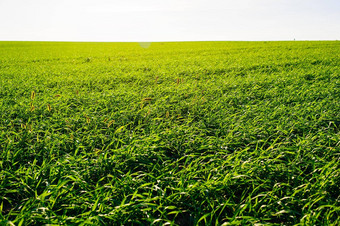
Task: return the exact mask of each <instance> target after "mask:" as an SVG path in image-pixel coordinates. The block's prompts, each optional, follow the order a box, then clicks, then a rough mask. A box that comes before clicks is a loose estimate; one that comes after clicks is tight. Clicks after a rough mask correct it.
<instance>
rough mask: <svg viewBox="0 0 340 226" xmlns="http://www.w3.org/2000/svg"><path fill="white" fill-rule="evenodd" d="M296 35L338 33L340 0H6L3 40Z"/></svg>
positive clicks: (0, 11)
mask: <svg viewBox="0 0 340 226" xmlns="http://www.w3.org/2000/svg"><path fill="white" fill-rule="evenodd" d="M293 39H296V40H338V39H340V0H237V1H236V0H124V1H122V0H119V1H118V0H30V1H27V0H0V40H29V41H30V40H35V41H198V40H293Z"/></svg>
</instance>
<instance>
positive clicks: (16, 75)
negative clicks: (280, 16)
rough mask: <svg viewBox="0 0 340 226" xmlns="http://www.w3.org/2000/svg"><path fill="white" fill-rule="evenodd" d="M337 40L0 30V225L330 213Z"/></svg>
mask: <svg viewBox="0 0 340 226" xmlns="http://www.w3.org/2000/svg"><path fill="white" fill-rule="evenodd" d="M339 162H340V42H339V41H313V42H312V41H294V42H293V41H291V42H164V43H152V44H151V46H150V47H149V48H142V47H141V46H140V45H139V44H138V43H68V42H0V222H2V223H1V224H4V225H6V224H7V225H41V224H50V225H61V224H65V225H78V224H79V225H138V224H140V225H228V224H231V225H240V224H248V225H253V224H273V225H329V224H334V225H335V224H339V223H340V217H339V214H340V192H339V191H340V190H339V187H340V163H339Z"/></svg>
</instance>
